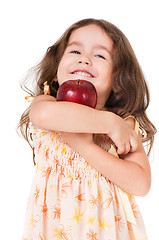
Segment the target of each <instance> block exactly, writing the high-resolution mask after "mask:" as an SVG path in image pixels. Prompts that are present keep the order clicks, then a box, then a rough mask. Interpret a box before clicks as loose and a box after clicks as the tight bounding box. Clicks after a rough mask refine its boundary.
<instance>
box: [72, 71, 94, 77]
mask: <svg viewBox="0 0 159 240" xmlns="http://www.w3.org/2000/svg"><path fill="white" fill-rule="evenodd" d="M74 74H78V75H82V76H86V77H92V76H91V74H89V73H86V72H80V71H78V72H74Z"/></svg>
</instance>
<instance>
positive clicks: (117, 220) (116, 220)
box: [115, 216, 125, 232]
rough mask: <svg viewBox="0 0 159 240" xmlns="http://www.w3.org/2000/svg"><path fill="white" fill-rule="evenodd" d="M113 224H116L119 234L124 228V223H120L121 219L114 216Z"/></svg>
mask: <svg viewBox="0 0 159 240" xmlns="http://www.w3.org/2000/svg"><path fill="white" fill-rule="evenodd" d="M115 222H116V223H117V226H118V229H119V231H120V232H121V230H122V228H124V225H125V223H124V222H122V218H121V217H120V216H115Z"/></svg>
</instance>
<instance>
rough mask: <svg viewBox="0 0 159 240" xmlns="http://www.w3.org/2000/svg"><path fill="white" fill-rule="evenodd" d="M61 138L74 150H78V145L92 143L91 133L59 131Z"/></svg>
mask: <svg viewBox="0 0 159 240" xmlns="http://www.w3.org/2000/svg"><path fill="white" fill-rule="evenodd" d="M60 134H61V136H62V138H63V140H64V141H66V142H67V143H68V144H69V145H70V146H71V147H72V148H74V149H75V150H76V151H79V150H80V147H83V146H86V144H89V143H93V134H92V133H71V132H61V133H60Z"/></svg>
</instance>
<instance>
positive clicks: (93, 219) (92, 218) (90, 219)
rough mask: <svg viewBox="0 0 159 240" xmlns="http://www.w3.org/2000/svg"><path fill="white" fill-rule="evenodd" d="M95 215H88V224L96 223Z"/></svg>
mask: <svg viewBox="0 0 159 240" xmlns="http://www.w3.org/2000/svg"><path fill="white" fill-rule="evenodd" d="M95 219H96V218H95V217H92V216H90V217H88V219H87V224H93V223H94V221H95Z"/></svg>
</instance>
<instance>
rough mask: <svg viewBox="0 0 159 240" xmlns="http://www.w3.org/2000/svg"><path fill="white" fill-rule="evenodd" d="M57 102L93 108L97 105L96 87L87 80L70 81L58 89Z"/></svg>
mask: <svg viewBox="0 0 159 240" xmlns="http://www.w3.org/2000/svg"><path fill="white" fill-rule="evenodd" d="M56 100H57V101H67V102H75V103H79V104H83V105H86V106H89V107H92V108H95V107H96V105H97V92H96V89H95V87H94V85H93V84H92V83H91V82H89V81H86V80H80V79H78V80H68V81H66V82H64V83H62V84H61V85H60V87H59V89H58V92H57V96H56Z"/></svg>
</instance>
